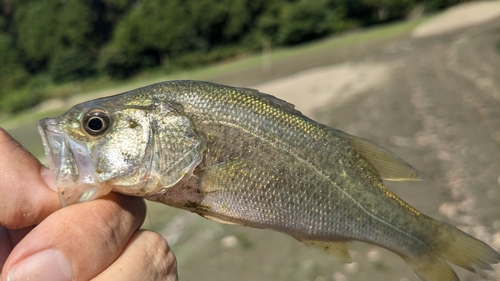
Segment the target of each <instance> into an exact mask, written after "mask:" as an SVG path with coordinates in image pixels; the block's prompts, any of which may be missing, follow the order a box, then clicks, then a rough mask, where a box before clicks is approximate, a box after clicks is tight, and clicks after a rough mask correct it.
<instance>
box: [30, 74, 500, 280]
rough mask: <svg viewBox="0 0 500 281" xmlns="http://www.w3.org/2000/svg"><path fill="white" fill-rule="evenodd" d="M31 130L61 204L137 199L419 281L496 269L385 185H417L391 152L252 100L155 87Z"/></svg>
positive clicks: (237, 91)
mask: <svg viewBox="0 0 500 281" xmlns="http://www.w3.org/2000/svg"><path fill="white" fill-rule="evenodd" d="M39 130H40V133H41V135H42V138H43V142H44V146H45V150H46V153H47V155H48V159H49V162H50V163H49V165H50V169H51V171H52V173H53V175H54V178H55V180H56V184H57V186H58V188H59V195H60V198H61V202H62V204H63V205H69V204H73V203H77V202H85V201H89V200H92V199H95V198H98V197H100V196H103V195H105V194H107V193H108V192H110V191H115V192H120V193H124V194H128V195H134V196H141V197H145V198H148V199H150V200H154V201H159V202H163V203H165V204H168V205H171V206H174V207H178V208H182V209H186V210H189V211H191V212H195V213H198V214H200V215H201V216H203V217H206V218H209V219H213V220H216V221H220V222H224V223H231V224H239V225H246V226H250V227H257V228H268V229H273V230H276V231H280V232H283V233H286V234H288V235H291V236H293V237H294V238H296V239H297V240H299V241H301V242H303V243H305V244H308V245H311V246H313V247H316V248H318V249H320V250H322V251H325V252H327V253H329V254H332V255H334V256H336V257H337V258H339V259H340V260H341V261H344V262H349V261H351V258H350V256H349V252H348V249H347V243H348V242H349V241H352V240H358V241H364V242H367V243H371V244H375V245H378V246H381V247H384V248H386V249H389V250H391V251H393V252H394V253H396V254H398V255H399V256H401V257H402V259H403V260H404V261H405V262H406V264H408V265H409V266H410V267H411V268H412V269H413V270H414V271H415V273H416V274H417V275H418V276H419V277H420V278H421V279H422V280H429V281H430V280H435V281H438V280H439V281H447V280H458V278H457V276H456V274H455V272H454V271H453V270H452V268H451V267H450V266H449V264H448V262H450V263H453V264H456V265H458V266H461V267H463V268H466V269H468V270H470V271H475V270H476V269H491V266H490V264H494V263H497V262H499V261H500V255H499V254H498V253H497V252H496V251H495V250H493V249H492V248H490V247H489V246H488V245H486V244H485V243H483V242H481V241H479V240H477V239H475V238H473V237H471V236H469V235H467V234H465V233H464V232H462V231H460V230H458V229H457V228H455V227H453V226H451V225H449V224H446V223H443V222H439V221H436V220H434V219H432V218H429V217H427V216H425V215H423V214H421V213H420V212H418V211H417V210H415V209H414V208H412V207H411V206H409V205H408V204H407V203H405V202H404V201H403V200H401V199H400V198H398V197H397V196H396V195H395V194H393V193H392V192H391V191H389V190H388V189H387V188H386V187H385V186H384V184H383V183H382V180H396V181H403V180H418V179H419V175H418V173H417V172H416V171H415V170H414V169H413V168H412V167H410V166H409V165H408V164H406V163H405V162H403V161H402V160H401V159H400V158H398V157H397V156H395V155H394V154H393V153H391V152H389V151H388V150H386V149H384V148H381V147H379V146H377V145H376V144H374V143H372V142H369V141H367V140H364V139H360V138H357V137H354V136H351V135H348V134H346V133H344V132H342V131H339V130H336V129H333V128H330V127H327V126H324V125H322V124H319V123H316V122H314V121H312V120H311V119H309V118H307V117H305V116H303V115H302V114H301V113H300V112H298V111H296V110H295V109H294V106H293V105H291V104H289V103H287V102H285V101H283V100H279V99H277V98H275V97H273V96H270V95H267V94H263V93H260V92H258V91H256V90H251V89H246V88H234V87H228V86H223V85H217V84H211V83H206V82H200V81H171V82H164V83H159V84H154V85H150V86H147V87H144V88H140V89H137V90H133V91H130V92H126V93H123V94H121V95H116V96H112V97H107V98H103V99H98V100H93V101H89V102H85V103H82V104H79V105H76V106H75V107H73V108H72V109H71V110H69V111H68V112H66V113H65V114H64V115H62V116H60V117H57V118H54V119H44V120H41V121H40V123H39Z"/></svg>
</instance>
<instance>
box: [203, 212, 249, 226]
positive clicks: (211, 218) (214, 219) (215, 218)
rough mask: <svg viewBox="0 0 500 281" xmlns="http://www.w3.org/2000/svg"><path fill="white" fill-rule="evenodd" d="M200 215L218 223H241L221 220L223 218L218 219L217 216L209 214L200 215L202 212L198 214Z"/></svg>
mask: <svg viewBox="0 0 500 281" xmlns="http://www.w3.org/2000/svg"><path fill="white" fill-rule="evenodd" d="M200 216H202V217H204V218H206V219H207V220H213V221H216V222H218V223H223V224H230V225H241V224H239V223H235V222H231V221H227V220H223V219H220V218H218V217H214V216H211V215H205V214H203V215H202V214H200Z"/></svg>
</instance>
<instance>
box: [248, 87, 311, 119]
mask: <svg viewBox="0 0 500 281" xmlns="http://www.w3.org/2000/svg"><path fill="white" fill-rule="evenodd" d="M239 89H241V90H242V91H244V92H245V93H247V94H249V95H252V96H256V97H258V98H261V99H264V100H266V101H268V102H269V103H270V104H272V105H274V106H276V107H279V108H281V109H283V110H285V111H286V112H289V113H292V114H298V115H302V113H301V112H300V111H298V110H297V109H295V105H293V104H291V103H289V102H287V101H285V100H282V99H280V98H277V97H275V96H273V95H270V94H266V93H262V92H259V90H256V89H251V88H239Z"/></svg>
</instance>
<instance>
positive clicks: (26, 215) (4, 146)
mask: <svg viewBox="0 0 500 281" xmlns="http://www.w3.org/2000/svg"><path fill="white" fill-rule="evenodd" d="M0 155H1V160H0V225H1V226H4V227H6V228H9V229H16V228H22V227H27V226H30V225H34V224H37V223H39V222H41V221H42V220H43V219H44V218H46V217H47V216H48V215H49V214H51V213H53V212H54V211H55V210H57V209H58V208H60V205H59V199H58V196H57V193H56V192H54V190H52V189H51V188H49V187H48V186H47V184H46V183H45V181H44V180H43V179H42V176H41V172H42V168H43V166H42V164H40V162H39V161H38V160H37V159H36V158H35V157H34V156H33V155H32V154H31V153H29V152H28V151H27V150H26V149H25V148H24V147H23V146H21V145H20V144H19V143H18V142H17V141H16V140H15V139H13V138H12V137H11V136H10V135H9V134H8V133H7V132H6V131H5V130H4V129H2V128H0Z"/></svg>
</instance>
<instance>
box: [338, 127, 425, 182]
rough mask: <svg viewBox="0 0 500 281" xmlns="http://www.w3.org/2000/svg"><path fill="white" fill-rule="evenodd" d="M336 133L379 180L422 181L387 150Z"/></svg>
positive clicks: (344, 134) (366, 141)
mask: <svg viewBox="0 0 500 281" xmlns="http://www.w3.org/2000/svg"><path fill="white" fill-rule="evenodd" d="M336 132H337V133H339V134H340V135H342V137H344V138H345V139H347V141H348V142H349V144H350V145H351V146H352V148H354V149H355V150H356V151H357V152H358V153H359V154H361V155H362V156H363V157H365V158H366V160H368V162H370V164H372V165H373V167H374V168H375V170H377V172H378V174H379V176H380V178H381V179H383V180H389V181H420V180H422V178H421V177H420V175H419V173H418V172H417V170H415V169H414V168H413V167H412V166H410V165H409V164H408V163H406V162H405V161H403V160H402V159H401V158H399V157H398V156H396V155H395V154H394V153H392V152H390V151H389V150H387V149H385V148H383V147H381V146H379V145H377V144H375V143H373V142H371V141H368V140H365V139H362V138H359V137H355V136H352V135H349V134H347V133H344V132H341V131H336Z"/></svg>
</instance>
